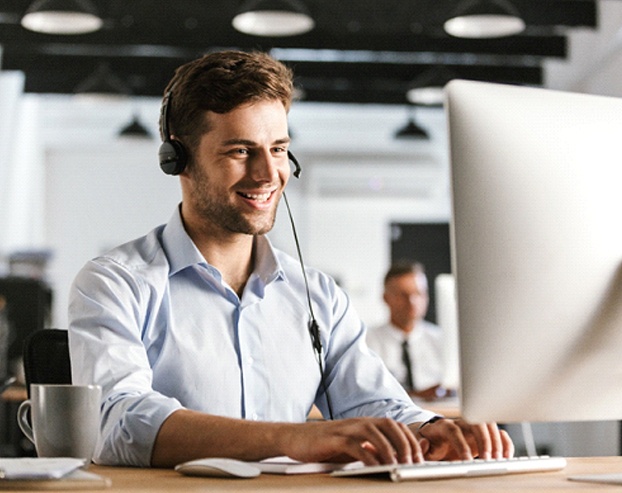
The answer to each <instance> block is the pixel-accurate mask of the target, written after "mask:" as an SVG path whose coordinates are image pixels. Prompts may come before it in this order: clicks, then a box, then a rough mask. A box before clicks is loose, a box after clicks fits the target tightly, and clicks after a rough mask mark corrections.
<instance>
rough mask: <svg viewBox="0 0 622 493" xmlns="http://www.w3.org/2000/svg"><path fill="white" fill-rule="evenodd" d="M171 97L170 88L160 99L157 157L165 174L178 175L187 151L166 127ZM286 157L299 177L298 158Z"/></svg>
mask: <svg viewBox="0 0 622 493" xmlns="http://www.w3.org/2000/svg"><path fill="white" fill-rule="evenodd" d="M172 97H173V90H172V89H171V90H170V91H168V92H167V93H166V95H165V96H164V99H163V100H162V108H161V109H160V121H161V122H162V132H161V135H160V137H161V138H162V144H160V148H159V149H158V158H159V161H160V168H161V169H162V171H164V173H166V174H167V175H178V174H180V173H181V172H182V171H183V170H184V169H185V168H186V164H188V152H187V151H186V148H185V147H184V145H183V144H182V143H181V142H180V141H179V140H175V139H172V138H171V133H170V130H169V127H168V124H169V118H168V114H169V111H170V110H169V106H170V105H171V98H172ZM287 157H288V159H289V160H290V161H291V162H292V164H293V165H294V173H293V175H294V176H295V177H296V178H299V177H300V173H301V172H302V168H301V167H300V164H298V160H297V159H296V158H295V157H294V155H293V154H292V153H291V152H290V151H287Z"/></svg>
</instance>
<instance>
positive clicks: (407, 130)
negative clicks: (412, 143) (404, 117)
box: [394, 106, 430, 140]
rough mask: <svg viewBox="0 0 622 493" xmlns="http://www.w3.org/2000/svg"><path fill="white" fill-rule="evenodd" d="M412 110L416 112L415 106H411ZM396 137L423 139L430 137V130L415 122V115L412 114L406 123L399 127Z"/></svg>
mask: <svg viewBox="0 0 622 493" xmlns="http://www.w3.org/2000/svg"><path fill="white" fill-rule="evenodd" d="M411 112H412V113H414V106H412V107H411ZM394 137H395V138H396V139H421V140H425V139H429V138H430V137H429V135H428V132H427V131H426V130H425V129H424V128H422V127H420V126H419V125H417V122H415V117H414V116H413V115H412V114H411V115H410V116H409V117H408V121H407V122H406V125H404V126H403V127H401V128H399V129H397V131H396V132H395V134H394Z"/></svg>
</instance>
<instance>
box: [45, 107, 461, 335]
mask: <svg viewBox="0 0 622 493" xmlns="http://www.w3.org/2000/svg"><path fill="white" fill-rule="evenodd" d="M142 104H143V110H142V112H143V114H145V117H143V120H144V122H145V123H147V122H148V119H149V117H151V118H152V120H151V125H152V126H155V121H156V120H157V117H154V115H157V102H156V101H144V102H143V103H142ZM41 109H42V112H43V115H42V118H43V121H44V127H45V128H46V129H47V130H46V132H45V140H46V156H45V157H46V159H45V161H46V164H45V183H46V186H45V221H44V223H45V238H46V240H47V246H49V247H50V248H51V249H52V250H53V252H54V257H53V261H52V262H51V266H50V281H51V282H52V284H53V287H54V293H55V303H54V310H53V319H54V322H53V324H54V325H55V326H58V327H66V325H67V315H66V307H67V291H68V288H69V285H70V283H71V281H72V279H73V277H74V276H75V274H76V272H77V270H78V269H79V268H80V267H81V266H82V265H83V264H84V262H86V261H87V260H88V259H89V258H91V257H93V256H95V255H97V254H98V253H100V252H101V251H102V250H104V249H106V248H109V247H111V246H114V245H116V244H119V243H122V242H124V241H127V240H129V239H133V238H135V237H137V236H140V235H143V234H145V233H147V232H148V231H149V230H150V229H152V228H153V227H155V226H156V225H158V224H161V223H163V222H165V221H167V220H168V218H169V217H170V215H171V214H172V212H173V209H174V206H175V205H176V204H177V203H178V202H179V200H180V194H179V187H178V180H177V178H173V177H168V176H166V175H164V174H163V173H162V172H161V171H160V170H159V168H158V165H157V160H156V154H157V147H158V145H159V142H158V141H157V140H153V141H146V142H145V141H142V142H141V141H134V142H127V141H123V140H120V139H117V138H116V137H115V133H114V129H115V127H118V126H119V125H120V123H122V122H123V121H124V119H125V118H127V117H126V116H125V115H126V114H129V112H130V111H129V110H128V108H127V104H122V103H118V102H117V103H108V104H106V105H104V106H103V108H95V107H93V106H89V105H86V106H85V105H84V103H82V102H74V101H72V100H70V99H68V98H66V97H61V98H49V97H48V98H44V99H43V101H41ZM421 118H422V119H423V120H427V121H426V124H427V126H428V127H429V128H431V129H432V133H433V134H442V133H443V129H444V124H445V122H444V117H443V115H442V112H441V111H440V110H432V111H430V112H428V114H422V115H421ZM405 120H406V112H405V111H404V110H403V109H400V108H391V107H386V108H385V107H371V108H367V109H366V108H361V107H359V108H350V107H347V108H344V109H343V110H341V109H340V110H339V111H337V110H336V109H335V108H334V107H331V106H327V105H306V106H305V107H300V108H297V109H296V110H294V111H293V112H292V115H291V125H292V127H293V129H294V132H295V140H294V143H293V145H292V149H293V150H294V152H295V153H296V154H297V156H298V158H299V160H300V162H301V164H302V166H303V173H302V176H301V179H300V180H294V179H292V181H291V183H290V186H289V187H288V198H289V200H290V204H291V206H292V212H293V215H294V217H295V220H296V224H297V228H298V234H299V236H300V239H301V243H302V250H303V256H304V259H305V261H306V263H308V264H310V265H314V266H316V267H319V268H322V269H324V270H326V271H327V272H329V273H331V274H333V275H335V276H336V277H338V278H339V280H340V281H341V282H342V284H343V285H344V286H345V287H346V288H347V289H348V290H349V291H350V293H351V295H352V298H353V302H354V304H355V306H357V308H358V309H359V311H360V313H361V315H362V316H363V318H364V320H366V321H368V322H369V323H379V322H380V321H382V320H383V319H384V317H385V309H384V305H383V303H382V301H381V295H380V285H381V279H382V276H383V274H384V270H385V269H386V267H387V265H388V262H389V236H388V224H389V223H390V222H391V221H396V220H400V221H410V220H413V221H434V220H439V218H440V219H443V220H447V219H448V217H449V212H448V210H449V199H448V191H447V181H448V180H447V163H446V157H445V156H446V151H445V147H444V140H443V138H442V135H441V136H440V137H434V135H433V139H432V140H431V141H430V142H423V143H420V142H408V143H404V142H400V143H395V141H394V140H393V139H392V132H393V131H394V130H395V129H396V128H398V127H399V126H401V125H403V124H404V123H405ZM379 122H381V123H382V130H383V131H382V132H379V131H378V129H379V128H380V127H379ZM307 126H308V127H309V130H308V131H307V130H306V128H307ZM344 129H347V132H346V131H344ZM153 132H154V135H155V127H154V129H153ZM352 142H361V143H362V144H361V145H360V146H359V148H358V149H357V152H356V153H354V154H352V151H351V147H352ZM344 170H345V171H346V174H345V176H344ZM357 176H362V178H363V180H362V183H359V182H358V181H357V179H356V177H357ZM395 181H397V183H399V184H400V186H405V189H404V190H403V191H398V193H402V196H398V197H397V198H393V197H392V194H393V193H394V192H395V190H393V189H388V188H386V187H388V186H391V187H393V185H392V183H393V182H395ZM338 183H340V185H339V186H340V193H339V194H338V195H335V191H334V187H335V186H336V184H338ZM369 183H372V184H373V187H372V188H370V187H369V186H368V185H369ZM383 183H384V185H382V184H383ZM402 184H404V185H402ZM415 185H416V186H415ZM383 187H384V188H383ZM343 192H345V193H346V195H344V194H343ZM270 236H271V238H272V240H273V242H274V243H275V244H276V245H277V246H278V247H280V248H283V249H284V250H286V251H288V252H290V253H292V254H293V253H294V252H295V250H294V245H293V240H292V233H291V229H290V225H289V220H288V219H287V217H286V216H285V207H284V204H282V205H281V210H280V211H279V216H278V219H277V225H276V226H275V229H274V231H273V232H272V233H271V235H270Z"/></svg>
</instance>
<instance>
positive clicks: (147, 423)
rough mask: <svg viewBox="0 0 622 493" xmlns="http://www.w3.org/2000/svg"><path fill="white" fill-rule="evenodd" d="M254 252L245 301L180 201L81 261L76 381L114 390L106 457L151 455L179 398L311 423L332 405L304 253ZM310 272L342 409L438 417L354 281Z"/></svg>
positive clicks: (213, 410)
mask: <svg viewBox="0 0 622 493" xmlns="http://www.w3.org/2000/svg"><path fill="white" fill-rule="evenodd" d="M255 252H256V253H255V254H256V262H255V270H254V272H253V273H252V274H251V276H250V278H249V280H248V283H247V284H246V287H245V289H244V292H243V294H242V297H241V299H240V298H239V297H238V296H237V295H236V293H235V292H234V291H233V290H232V289H231V288H230V287H229V286H228V285H227V284H226V283H225V282H224V281H223V279H222V276H221V274H220V272H219V271H218V270H217V269H216V268H214V267H213V266H211V265H209V264H208V263H207V262H206V261H205V259H204V258H203V256H202V255H201V253H200V252H199V251H198V249H197V248H196V246H195V245H194V243H193V242H192V240H191V239H190V237H189V236H188V235H187V233H186V231H185V230H184V227H183V224H182V220H181V217H180V214H179V210H177V211H176V212H175V214H174V215H173V217H172V218H171V220H170V221H169V222H168V223H167V224H166V225H163V226H160V227H158V228H156V229H154V230H153V231H152V232H150V233H149V234H147V235H146V236H144V237H142V238H139V239H137V240H135V241H132V242H129V243H126V244H124V245H122V246H120V247H118V248H115V249H114V250H112V251H110V252H108V253H107V254H105V255H103V256H101V257H98V258H96V259H93V260H92V261H90V262H88V263H87V264H86V265H85V267H84V268H83V269H82V270H81V271H80V272H79V274H78V275H77V277H76V279H75V281H74V284H73V286H72V289H71V294H70V303H69V343H70V351H71V358H72V374H73V381H74V383H75V384H91V383H94V384H99V385H101V386H102V388H103V403H102V421H101V428H100V434H99V440H98V444H97V449H96V455H95V459H94V460H95V462H97V463H100V464H117V465H136V466H149V464H150V459H151V452H152V448H153V444H154V441H155V438H156V435H157V433H158V430H159V428H160V426H161V424H162V423H163V422H164V420H165V419H166V418H167V417H168V416H169V415H170V414H171V413H173V412H174V411H176V410H178V409H180V408H189V409H194V410H198V411H203V412H206V413H210V414H215V415H220V416H229V417H233V418H244V419H249V420H263V421H287V422H304V421H305V419H306V416H307V414H308V412H309V410H310V409H311V407H312V405H313V404H314V403H315V404H316V405H317V406H318V407H319V409H320V410H321V411H322V413H323V415H324V416H328V409H327V405H326V398H325V396H324V393H323V389H322V385H321V379H320V370H319V366H318V361H317V358H316V355H315V352H314V350H313V348H312V344H311V338H310V335H309V331H308V322H309V318H310V316H309V309H308V306H307V301H306V293H305V288H304V279H303V276H302V272H301V267H300V264H299V262H298V261H297V260H296V259H294V258H292V257H290V256H289V255H286V254H285V253H283V252H281V251H279V250H277V249H274V248H273V247H272V246H271V245H270V242H269V240H268V239H267V238H266V237H263V236H259V237H257V238H256V244H255ZM307 276H308V280H309V288H310V292H311V299H312V303H313V309H314V313H315V317H316V319H317V321H318V324H319V328H320V338H321V341H322V345H323V349H324V351H323V360H324V368H325V375H326V384H327V389H328V393H329V396H330V399H331V403H332V408H333V413H334V417H335V418H336V419H338V418H345V417H354V416H378V417H379V416H388V417H392V418H394V419H396V420H399V421H402V422H405V423H412V422H417V421H424V420H427V419H429V418H431V417H432V416H433V415H434V414H433V413H431V412H428V411H424V410H422V409H420V408H419V407H417V406H415V405H414V404H413V403H412V401H411V400H410V398H409V397H408V395H407V394H406V393H405V392H404V390H403V389H402V387H401V386H400V385H399V383H398V382H397V381H396V380H395V379H394V378H393V376H392V375H391V374H390V373H389V371H388V370H387V369H386V368H385V366H384V364H383V363H382V361H381V360H380V358H378V357H377V356H376V355H375V354H374V353H372V352H370V351H369V350H368V348H367V346H366V344H365V327H364V325H363V324H362V322H361V320H360V319H359V317H358V315H357V314H356V312H355V310H354V308H353V307H352V305H351V304H350V301H349V299H348V296H347V295H346V294H345V293H344V291H342V290H341V289H340V288H339V287H338V286H337V285H336V284H335V282H334V280H333V279H332V278H330V277H329V276H327V275H325V274H323V273H321V272H319V271H317V270H315V269H312V268H308V269H307Z"/></svg>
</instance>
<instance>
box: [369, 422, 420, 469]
mask: <svg viewBox="0 0 622 493" xmlns="http://www.w3.org/2000/svg"><path fill="white" fill-rule="evenodd" d="M378 427H379V430H380V431H381V433H382V435H383V436H384V437H385V438H386V439H387V440H388V443H389V446H390V450H389V453H390V454H391V457H390V461H389V462H388V463H391V462H399V463H403V464H410V463H412V461H413V446H414V447H416V448H417V450H418V449H419V443H418V442H417V440H416V439H415V437H414V436H413V437H412V438H411V436H410V435H412V433H411V432H410V430H409V429H408V428H407V427H406V425H404V424H403V423H399V422H397V421H394V420H392V419H383V420H380V421H378Z"/></svg>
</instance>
